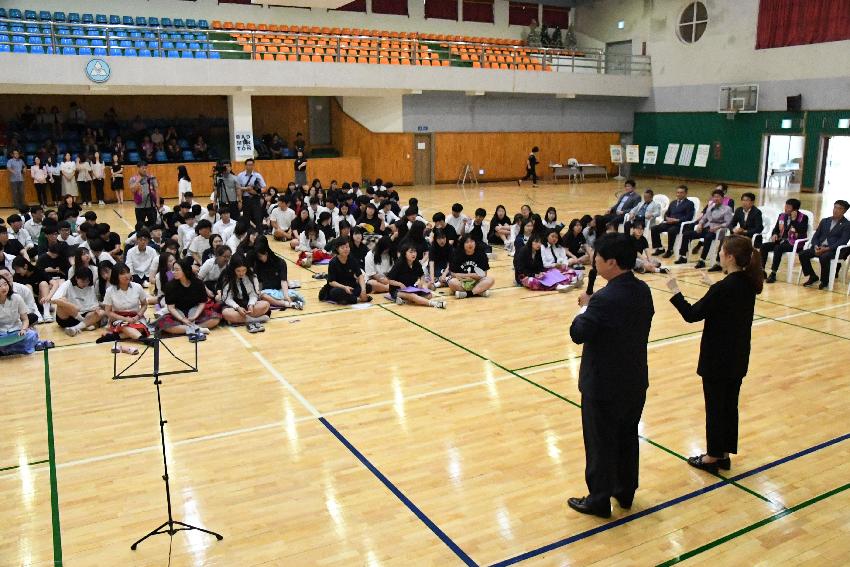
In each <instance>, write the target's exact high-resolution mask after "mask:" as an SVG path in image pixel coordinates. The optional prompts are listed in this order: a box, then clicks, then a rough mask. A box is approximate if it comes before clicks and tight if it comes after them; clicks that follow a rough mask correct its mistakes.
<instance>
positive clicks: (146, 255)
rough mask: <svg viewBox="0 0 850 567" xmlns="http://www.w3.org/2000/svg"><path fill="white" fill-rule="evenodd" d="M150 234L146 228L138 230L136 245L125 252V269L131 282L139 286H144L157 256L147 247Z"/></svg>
mask: <svg viewBox="0 0 850 567" xmlns="http://www.w3.org/2000/svg"><path fill="white" fill-rule="evenodd" d="M149 241H150V233H149V232H148V229H146V228H144V227H143V228H140V229H139V231H138V232H137V233H136V245H135V246H133V247H132V248H130V249H129V250H127V267H128V268H130V274H131V275H132V276H133V281H134V282H136V283H137V284H140V285H146V284H147V281H148V279H149V278H150V274H151V272H152V271H153V270H154V268H155V266H156V262H157V260H158V259H159V254H157V253H156V251H155V250H154V249H153V248H151V247H150V246H148V242H149Z"/></svg>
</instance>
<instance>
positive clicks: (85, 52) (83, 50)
mask: <svg viewBox="0 0 850 567" xmlns="http://www.w3.org/2000/svg"><path fill="white" fill-rule="evenodd" d="M91 54H92V51H91V47H81V48H79V49H78V50H77V55H89V56H90V55H91Z"/></svg>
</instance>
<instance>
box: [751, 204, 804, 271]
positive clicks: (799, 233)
mask: <svg viewBox="0 0 850 567" xmlns="http://www.w3.org/2000/svg"><path fill="white" fill-rule="evenodd" d="M808 234H809V217H807V216H806V215H804V214H803V213H801V212H800V200H799V199H788V200H787V201H785V212H783V213H782V214H781V215H779V218H778V219H776V224H775V225H774V226H773V231H772V232H771V233H770V240H769V241H768V242H764V243H762V245H761V248H760V251H761V265H762V267H763V268H765V267H767V254H768V253H769V252H773V262H772V263H771V268H770V275H768V276H767V279H766V280H765V283H774V282H775V281H776V272H777V271H778V270H779V264H780V263H781V262H782V255H783V254H785V253H786V252H793V251H794V243H795V242H796V241H797V240H798V239H800V238H806V236H807V235H808Z"/></svg>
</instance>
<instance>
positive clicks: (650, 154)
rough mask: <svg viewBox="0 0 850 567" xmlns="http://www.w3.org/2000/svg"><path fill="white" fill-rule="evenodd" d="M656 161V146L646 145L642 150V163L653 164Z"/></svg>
mask: <svg viewBox="0 0 850 567" xmlns="http://www.w3.org/2000/svg"><path fill="white" fill-rule="evenodd" d="M656 161H658V146H646V148H645V149H644V150H643V163H645V164H648V165H655V162H656Z"/></svg>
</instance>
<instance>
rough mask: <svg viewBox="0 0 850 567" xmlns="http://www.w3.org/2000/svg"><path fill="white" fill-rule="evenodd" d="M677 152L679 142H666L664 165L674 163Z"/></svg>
mask: <svg viewBox="0 0 850 567" xmlns="http://www.w3.org/2000/svg"><path fill="white" fill-rule="evenodd" d="M678 153H679V144H667V153H666V154H664V164H665V165H676V155H677V154H678Z"/></svg>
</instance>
